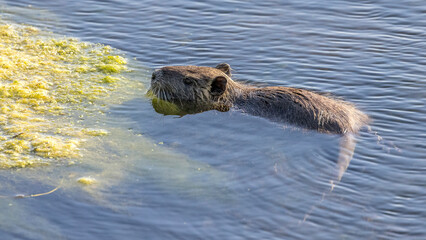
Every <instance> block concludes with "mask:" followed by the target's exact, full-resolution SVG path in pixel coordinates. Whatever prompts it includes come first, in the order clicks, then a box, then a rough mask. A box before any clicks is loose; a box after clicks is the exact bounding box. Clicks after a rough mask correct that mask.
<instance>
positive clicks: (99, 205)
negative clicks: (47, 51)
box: [0, 0, 426, 239]
mask: <svg viewBox="0 0 426 240" xmlns="http://www.w3.org/2000/svg"><path fill="white" fill-rule="evenodd" d="M5 4H8V6H9V7H19V8H17V9H20V10H16V11H14V12H13V13H8V12H7V11H6V12H4V13H3V14H5V15H8V16H9V17H12V18H13V17H15V18H16V19H20V21H27V23H30V24H34V25H37V26H41V27H44V28H47V29H49V30H52V31H55V32H59V33H61V34H66V35H70V36H75V37H78V38H80V39H82V40H85V41H91V42H100V43H105V44H109V45H112V46H113V47H115V48H118V49H121V50H123V51H124V52H125V53H126V54H127V56H129V57H132V58H136V59H137V61H138V62H139V63H140V65H143V66H146V67H149V68H151V69H155V68H158V67H161V66H164V65H189V64H192V65H204V66H215V65H216V64H218V63H221V62H227V63H229V64H230V65H231V67H232V68H233V69H234V72H233V73H234V79H238V80H242V81H247V82H250V83H254V84H261V85H280V86H293V87H303V88H308V89H313V90H318V91H323V92H330V93H332V94H334V95H336V96H338V97H342V98H344V99H346V100H348V101H351V102H354V103H355V104H356V105H357V106H358V107H359V108H360V109H362V110H363V111H364V112H366V113H367V114H368V115H370V117H371V118H372V119H373V122H372V124H371V127H372V129H373V131H377V132H378V134H379V135H380V136H381V137H382V138H383V139H384V141H383V142H381V143H379V144H378V143H377V137H376V136H375V135H374V133H371V132H368V131H366V130H364V131H362V132H361V133H360V136H359V137H358V144H357V146H356V150H355V153H354V156H353V159H352V161H351V162H350V165H349V167H348V169H347V171H346V172H345V174H344V175H343V178H342V179H341V181H340V182H338V183H336V185H335V187H334V189H333V191H331V192H329V189H330V181H332V180H335V174H336V160H337V156H338V150H339V148H338V143H339V137H338V136H333V135H322V134H317V133H313V132H309V131H302V130H298V129H294V128H292V127H288V126H287V127H284V128H283V126H282V125H280V124H276V123H271V122H269V121H268V120H265V119H261V118H257V117H252V116H247V115H243V114H241V113H239V112H227V113H220V112H215V111H210V112H205V113H201V114H196V115H188V116H185V117H182V118H177V117H174V116H162V115H159V114H157V113H155V111H154V110H153V109H152V106H151V105H150V103H149V101H148V100H147V99H145V98H144V97H143V93H141V97H140V98H136V99H134V100H132V101H129V102H126V103H125V104H122V105H117V106H113V107H112V108H111V114H110V115H111V116H112V119H120V121H122V119H126V121H125V122H118V120H117V121H115V122H114V120H111V122H112V124H117V125H122V126H123V127H125V128H130V129H132V131H133V132H135V133H140V134H142V135H143V136H146V137H148V138H149V139H152V141H154V142H157V143H159V142H161V143H162V144H160V145H161V146H160V147H164V148H166V149H169V150H167V151H172V152H173V154H172V153H170V154H168V153H167V152H166V153H162V155H161V154H160V156H158V157H157V158H158V159H157V162H155V161H147V160H146V158H147V157H146V156H139V157H138V159H137V160H136V161H135V162H130V161H129V162H126V161H125V160H122V159H121V158H120V159H121V161H122V163H123V164H122V165H121V166H120V167H119V169H120V171H121V175H120V183H119V184H115V185H112V186H110V187H108V188H104V189H102V194H103V196H106V200H105V201H106V202H107V203H104V202H100V201H94V200H93V196H91V195H85V194H81V193H80V194H78V191H77V193H75V192H73V191H70V190H69V191H66V190H65V189H64V190H58V191H57V192H55V193H54V194H50V195H48V196H45V197H40V198H32V199H20V200H10V201H9V202H8V203H9V204H10V205H16V204H19V206H23V207H24V210H21V211H20V210H17V209H13V208H12V207H11V208H10V209H9V210H7V211H5V212H7V214H6V213H3V214H1V215H3V216H2V217H1V219H2V220H1V222H0V236H1V238H2V239H83V238H88V239H119V238H125V239H400V238H403V239H424V238H425V237H426V209H425V205H426V188H425V187H426V176H425V172H426V162H425V160H426V144H425V142H426V141H425V140H426V134H425V132H424V131H425V129H426V108H425V101H426V79H425V76H426V67H425V65H426V54H425V51H424V49H426V42H425V39H426V14H425V13H426V4H425V2H424V1H421V0H420V1H356V2H351V1H286V2H285V3H282V2H279V1H214V0H211V1H206V2H192V1H182V0H179V1H172V2H163V1H124V0H117V1H93V0H81V1H23V0H15V1H5ZM28 5H31V6H28ZM40 12H41V14H40ZM30 13H31V14H34V15H36V17H34V16H33V17H32V18H26V16H27V15H30ZM36 13H37V14H36ZM34 18H36V19H37V21H34V20H31V19H34ZM149 77H150V76H149V73H148V72H147V73H145V75H144V77H141V79H140V81H142V82H144V83H145V84H147V85H149ZM140 144H141V146H142V145H143V144H142V143H140ZM138 146H139V145H138V142H136V143H134V146H133V148H135V149H136V148H138ZM143 146H145V145H143ZM123 148H126V149H127V148H128V146H127V145H126V144H123ZM135 151H136V150H135ZM118 154H119V153H118ZM174 154H180V155H179V156H181V158H176V155H174ZM118 156H120V155H118ZM158 162H159V163H161V164H159V163H158ZM117 166H118V165H117ZM37 171H42V170H37V169H34V174H35V175H36V174H37V173H38V172H37ZM44 171H47V170H44ZM114 171H115V169H110V172H114ZM117 171H118V170H117ZM18 173H19V171H4V170H2V172H1V174H0V177H1V179H2V183H3V184H4V185H14V183H15V182H19V181H23V180H22V179H20V177H19V174H18ZM108 176H109V177H110V178H111V180H113V179H114V177H115V176H114V175H111V173H110V174H109V175H108ZM188 176H189V177H188ZM25 181H28V180H25ZM33 185H36V186H37V184H33ZM39 188H42V187H39ZM37 190H39V189H37ZM41 190H43V189H40V191H41ZM324 193H326V194H325V195H323V194H324ZM8 216H14V218H12V220H10V219H8ZM305 217H307V218H306V219H305V221H303V220H304V218H305ZM32 218H34V220H32V221H29V220H26V219H32Z"/></svg>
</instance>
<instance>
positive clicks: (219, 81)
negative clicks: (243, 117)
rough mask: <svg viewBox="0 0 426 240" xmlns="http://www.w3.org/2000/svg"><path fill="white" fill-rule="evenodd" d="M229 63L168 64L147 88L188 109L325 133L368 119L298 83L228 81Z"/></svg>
mask: <svg viewBox="0 0 426 240" xmlns="http://www.w3.org/2000/svg"><path fill="white" fill-rule="evenodd" d="M230 71H231V68H230V66H229V65H228V64H226V63H222V64H219V65H218V66H216V68H212V67H199V66H168V67H163V68H161V69H159V70H156V71H155V72H154V73H153V79H152V81H151V91H152V92H153V93H154V94H155V95H156V96H157V97H158V98H160V99H162V100H166V101H170V102H173V103H175V104H176V105H178V106H179V107H181V108H182V109H184V111H186V112H188V113H194V112H202V111H207V110H219V111H228V110H229V109H231V108H236V109H240V110H242V111H244V112H246V113H248V114H251V115H255V116H260V117H265V118H268V119H271V120H273V121H279V122H287V123H290V124H294V125H297V126H300V127H304V128H308V129H312V130H317V131H320V132H326V133H337V134H345V133H356V132H358V131H359V129H360V128H361V127H362V126H364V125H366V124H367V123H368V121H369V120H368V117H367V115H366V114H364V113H363V112H361V111H360V110H358V109H357V108H356V107H355V106H354V105H353V104H350V103H348V102H345V101H342V100H337V99H335V98H332V97H328V96H324V95H321V94H318V93H315V92H311V91H308V90H304V89H298V88H290V87H255V86H251V85H247V84H243V83H239V82H236V81H233V80H232V79H231V72H230Z"/></svg>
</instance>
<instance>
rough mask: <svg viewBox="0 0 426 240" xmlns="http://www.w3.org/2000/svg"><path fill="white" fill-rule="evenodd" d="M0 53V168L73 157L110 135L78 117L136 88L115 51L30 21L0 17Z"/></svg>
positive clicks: (99, 111)
mask: <svg viewBox="0 0 426 240" xmlns="http://www.w3.org/2000/svg"><path fill="white" fill-rule="evenodd" d="M0 52H1V55H0V168H12V167H27V166H35V165H40V164H41V165H45V164H51V163H53V162H59V161H64V160H68V161H70V162H73V160H72V159H74V160H75V159H77V158H79V157H81V151H80V150H81V148H82V147H84V142H85V141H86V140H87V139H90V138H94V137H102V136H105V135H107V134H108V131H107V130H104V129H102V128H97V127H96V126H95V127H93V126H90V127H87V126H86V122H85V121H83V120H87V119H89V118H90V117H91V116H94V115H102V114H103V113H104V111H105V110H106V107H107V106H108V104H110V103H119V102H120V101H124V100H126V94H120V89H124V88H127V89H128V88H129V86H134V87H135V88H141V84H140V83H139V82H137V81H132V80H130V79H128V78H126V76H125V73H126V72H128V71H129V70H128V63H127V60H126V59H125V58H124V57H123V56H121V55H120V54H119V53H118V51H117V50H115V49H113V48H111V47H109V46H105V45H101V44H92V43H87V42H82V41H79V40H77V39H74V38H68V37H59V36H57V35H54V34H53V33H46V32H43V31H41V30H40V29H38V28H35V27H32V26H27V25H20V24H16V23H6V22H2V21H1V20H0ZM113 93H115V94H113Z"/></svg>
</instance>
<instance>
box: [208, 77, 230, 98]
mask: <svg viewBox="0 0 426 240" xmlns="http://www.w3.org/2000/svg"><path fill="white" fill-rule="evenodd" d="M227 82H228V80H226V78H225V77H222V76H219V77H217V78H215V79H214V80H213V82H212V86H211V89H210V93H211V94H212V95H213V96H220V95H222V94H223V93H224V92H225V90H226V83H227Z"/></svg>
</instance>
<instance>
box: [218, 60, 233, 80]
mask: <svg viewBox="0 0 426 240" xmlns="http://www.w3.org/2000/svg"><path fill="white" fill-rule="evenodd" d="M216 68H217V69H219V70H220V71H222V72H224V73H225V74H226V75H228V76H229V77H231V76H232V74H231V70H232V68H231V66H229V64H227V63H219V64H218V65H217V66H216Z"/></svg>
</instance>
